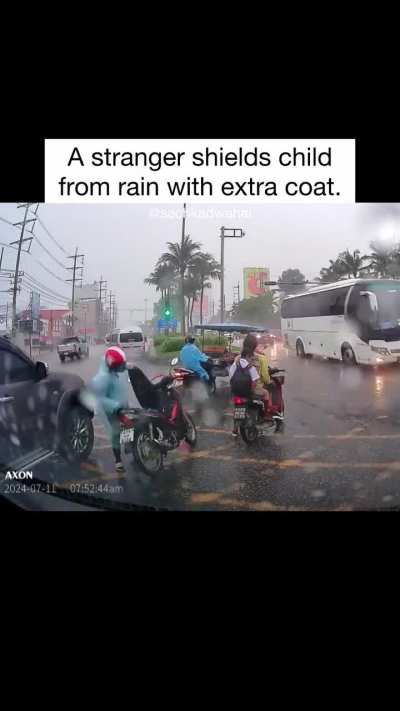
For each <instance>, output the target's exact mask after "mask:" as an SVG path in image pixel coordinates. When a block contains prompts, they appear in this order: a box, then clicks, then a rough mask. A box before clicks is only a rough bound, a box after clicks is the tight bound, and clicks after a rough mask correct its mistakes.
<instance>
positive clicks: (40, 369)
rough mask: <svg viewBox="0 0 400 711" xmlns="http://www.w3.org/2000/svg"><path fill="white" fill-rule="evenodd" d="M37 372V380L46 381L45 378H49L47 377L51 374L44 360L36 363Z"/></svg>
mask: <svg viewBox="0 0 400 711" xmlns="http://www.w3.org/2000/svg"><path fill="white" fill-rule="evenodd" d="M35 370H36V379H37V380H44V379H45V378H47V376H48V374H49V366H48V365H47V363H44V362H43V361H42V360H38V361H37V362H36V366H35Z"/></svg>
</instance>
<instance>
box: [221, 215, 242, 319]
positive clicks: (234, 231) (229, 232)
mask: <svg viewBox="0 0 400 711" xmlns="http://www.w3.org/2000/svg"><path fill="white" fill-rule="evenodd" d="M245 234H246V233H245V231H244V230H242V229H241V228H238V227H221V234H220V239H221V294H220V314H221V323H223V321H224V312H225V293H224V287H225V246H224V240H225V239H226V238H227V237H229V238H232V237H235V238H241V237H244V236H245Z"/></svg>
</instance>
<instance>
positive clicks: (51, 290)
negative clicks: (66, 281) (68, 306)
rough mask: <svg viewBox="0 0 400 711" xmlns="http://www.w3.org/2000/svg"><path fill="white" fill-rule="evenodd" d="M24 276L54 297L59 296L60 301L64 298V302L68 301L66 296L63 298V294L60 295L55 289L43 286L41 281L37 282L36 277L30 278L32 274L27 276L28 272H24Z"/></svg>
mask: <svg viewBox="0 0 400 711" xmlns="http://www.w3.org/2000/svg"><path fill="white" fill-rule="evenodd" d="M24 275H25V276H26V277H28V278H29V279H30V280H31V281H33V282H35V283H36V284H37V285H38V286H41V287H42V288H43V289H46V291H49V292H51V293H53V294H54V295H55V296H60V297H61V298H62V299H64V298H65V300H66V301H68V300H69V297H68V296H65V294H60V293H59V292H58V291H56V290H55V289H52V288H51V287H50V286H46V284H43V283H42V282H41V281H39V279H36V277H34V276H32V274H29V272H24Z"/></svg>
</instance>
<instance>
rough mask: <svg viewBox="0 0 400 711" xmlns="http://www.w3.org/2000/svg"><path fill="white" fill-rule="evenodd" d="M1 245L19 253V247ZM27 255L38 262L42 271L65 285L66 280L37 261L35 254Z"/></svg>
mask: <svg viewBox="0 0 400 711" xmlns="http://www.w3.org/2000/svg"><path fill="white" fill-rule="evenodd" d="M0 245H1V246H2V247H6V248H8V249H14V250H16V251H18V247H13V246H12V245H11V244H6V243H5V242H0ZM25 254H28V256H29V257H31V258H32V259H33V261H34V262H36V264H39V266H40V267H42V269H44V270H45V271H46V272H47V273H48V274H51V276H52V277H54V279H58V281H61V282H62V283H63V284H65V279H63V278H62V277H59V276H57V274H54V272H52V271H51V269H48V267H45V266H44V264H42V262H41V261H40V260H39V259H36V258H35V257H34V256H33V254H31V253H30V252H26V253H25Z"/></svg>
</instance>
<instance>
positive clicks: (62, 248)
mask: <svg viewBox="0 0 400 711" xmlns="http://www.w3.org/2000/svg"><path fill="white" fill-rule="evenodd" d="M36 219H37V221H38V222H39V224H40V225H41V226H42V227H43V229H44V231H45V232H46V234H48V236H49V237H50V239H52V240H53V242H54V244H56V245H57V247H58V248H59V249H61V251H62V252H64V254H65V255H66V256H67V257H68V252H67V250H66V249H64V247H63V246H62V245H61V244H59V242H57V240H56V238H55V237H53V235H52V234H51V232H50V231H49V230H48V229H47V227H46V225H45V224H44V222H43V220H42V219H41V218H40V217H38V216H37V215H36Z"/></svg>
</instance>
